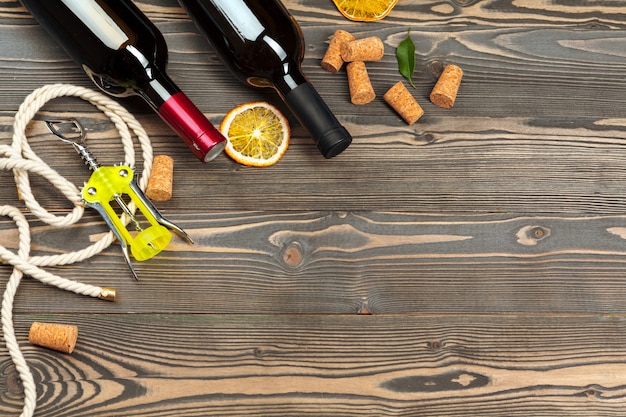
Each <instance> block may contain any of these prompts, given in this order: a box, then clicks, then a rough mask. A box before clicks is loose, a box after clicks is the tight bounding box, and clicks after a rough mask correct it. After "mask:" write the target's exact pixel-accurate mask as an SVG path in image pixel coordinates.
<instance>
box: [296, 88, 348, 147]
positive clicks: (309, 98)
mask: <svg viewBox="0 0 626 417" xmlns="http://www.w3.org/2000/svg"><path fill="white" fill-rule="evenodd" d="M285 103H286V104H287V106H288V107H289V110H291V112H292V113H293V115H294V116H296V118H297V119H298V121H299V122H300V123H301V124H302V125H303V126H304V127H305V128H306V129H307V130H308V131H309V133H310V134H311V136H313V138H314V140H315V143H316V144H317V148H318V149H319V151H320V152H321V153H322V155H324V157H325V158H332V157H333V156H336V155H338V154H340V153H341V152H343V150H345V149H346V148H347V147H348V146H349V145H350V143H351V142H352V136H351V135H350V133H349V132H348V131H347V130H346V129H345V128H344V127H343V126H342V125H341V124H340V123H339V121H338V120H337V118H336V117H335V115H334V114H333V113H332V111H331V110H330V108H329V107H328V105H327V104H326V103H325V102H324V100H323V99H322V97H321V96H320V95H319V94H318V92H317V91H316V90H315V88H314V87H313V86H312V85H311V84H310V83H304V84H301V85H299V86H298V87H296V88H294V89H293V90H291V91H290V92H289V93H288V94H287V95H286V96H285Z"/></svg>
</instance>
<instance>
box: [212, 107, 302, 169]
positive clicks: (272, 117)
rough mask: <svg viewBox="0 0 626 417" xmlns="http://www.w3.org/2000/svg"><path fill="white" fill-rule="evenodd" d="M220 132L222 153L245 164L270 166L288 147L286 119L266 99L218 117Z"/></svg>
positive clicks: (236, 108) (288, 131) (288, 135)
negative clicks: (222, 142)
mask: <svg viewBox="0 0 626 417" xmlns="http://www.w3.org/2000/svg"><path fill="white" fill-rule="evenodd" d="M220 131H221V132H222V135H224V136H225V137H226V139H227V142H226V148H225V149H224V151H225V152H226V154H227V155H228V156H230V157H231V158H233V159H234V160H235V161H237V162H239V163H240V164H243V165H247V166H252V167H266V166H270V165H274V164H275V163H276V162H278V160H279V159H280V158H282V156H283V155H284V153H285V151H287V147H288V146H289V137H290V129H289V123H288V122H287V118H286V117H285V115H283V114H282V113H281V112H280V110H278V109H277V108H276V107H275V106H273V105H271V104H269V103H266V102H254V103H246V104H242V105H240V106H237V107H235V108H234V109H232V110H231V111H229V112H228V113H227V114H226V116H225V117H224V120H222V123H221V124H220Z"/></svg>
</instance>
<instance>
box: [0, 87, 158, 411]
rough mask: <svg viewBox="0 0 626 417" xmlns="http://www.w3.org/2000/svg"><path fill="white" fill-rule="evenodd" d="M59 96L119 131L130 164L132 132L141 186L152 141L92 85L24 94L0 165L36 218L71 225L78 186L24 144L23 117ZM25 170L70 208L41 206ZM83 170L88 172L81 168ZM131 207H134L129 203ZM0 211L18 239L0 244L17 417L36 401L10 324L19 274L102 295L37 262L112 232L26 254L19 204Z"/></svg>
mask: <svg viewBox="0 0 626 417" xmlns="http://www.w3.org/2000/svg"><path fill="white" fill-rule="evenodd" d="M64 96H73V97H78V98H81V99H83V100H85V101H88V102H89V103H91V104H93V105H94V106H96V107H97V108H98V109H99V110H100V111H102V112H103V113H105V114H106V115H107V116H108V117H109V119H110V120H111V121H112V122H113V124H114V125H115V127H116V128H117V130H118V131H119V134H120V138H121V140H122V145H123V149H124V155H125V161H124V162H125V164H128V165H131V166H134V165H135V151H134V144H133V138H132V135H131V132H132V133H134V134H135V136H136V137H137V139H138V140H139V144H140V146H141V150H142V159H143V173H142V175H141V177H140V178H139V180H138V184H139V187H140V188H141V189H142V190H144V189H145V187H146V185H147V182H148V178H149V176H150V170H151V168H152V146H151V144H150V139H149V138H148V135H147V133H146V132H145V130H144V129H143V127H142V126H141V125H140V124H139V122H138V121H137V120H136V119H135V118H134V117H133V115H131V114H130V113H128V111H127V110H126V109H125V108H124V107H122V106H120V105H119V104H118V103H117V102H115V101H113V100H112V99H110V98H108V97H107V96H105V95H103V94H101V93H99V92H97V91H94V90H90V89H87V88H83V87H77V86H73V85H67V84H52V85H47V86H44V87H42V88H39V89H37V90H35V91H33V92H32V93H31V94H30V95H29V96H28V97H26V99H25V100H24V102H23V103H22V105H21V106H20V108H19V109H18V111H17V113H16V114H15V121H14V124H13V142H12V144H11V146H8V145H0V170H12V171H13V176H14V177H15V183H16V186H17V189H18V191H19V193H20V197H21V199H22V200H23V201H24V205H25V206H26V207H27V208H28V209H29V210H30V212H31V213H32V214H33V215H35V216H36V217H37V218H38V219H39V220H41V221H42V222H45V223H47V224H50V225H53V226H57V227H67V226H70V225H73V224H75V223H76V222H77V221H78V220H80V218H81V217H82V215H83V213H84V206H83V205H82V204H81V201H80V191H79V189H78V188H77V187H76V186H75V185H74V184H72V183H71V182H69V181H68V180H67V179H65V178H64V177H63V176H62V175H60V174H59V173H58V172H56V171H55V170H54V169H52V168H50V167H49V166H48V165H47V164H46V163H45V162H44V161H43V160H41V159H40V158H39V157H38V156H37V155H36V154H35V152H33V150H32V149H31V147H30V146H29V144H28V139H27V138H26V133H25V132H26V126H27V125H28V123H29V122H30V121H31V120H32V119H33V118H34V117H35V115H36V114H37V112H38V111H39V110H40V109H41V108H42V107H43V106H44V105H45V104H46V103H47V102H48V101H50V100H53V99H55V98H57V97H64ZM70 149H71V148H70ZM29 174H37V175H40V176H42V177H43V178H45V179H46V180H48V181H49V182H50V184H52V185H53V186H54V187H55V188H56V189H58V190H59V191H60V192H61V193H62V194H63V195H64V196H65V197H66V198H67V199H68V200H69V201H70V202H71V203H72V204H73V209H72V211H71V212H70V213H68V214H67V215H65V216H63V217H60V216H56V215H53V214H52V213H50V212H49V211H47V210H46V209H45V208H43V207H42V206H41V205H40V204H39V203H38V202H37V200H36V199H35V196H34V195H33V193H32V189H31V187H30V181H29ZM86 175H88V174H87V173H86ZM130 208H131V210H134V208H133V207H130ZM0 216H8V217H11V218H12V219H13V221H14V222H15V224H16V226H17V230H18V240H19V242H18V249H17V253H13V252H11V251H10V250H8V249H6V248H4V247H2V246H0V260H2V262H3V263H6V264H10V265H11V266H13V272H12V273H11V276H10V277H9V281H8V283H7V287H6V289H5V292H4V295H3V297H2V308H1V313H0V314H1V322H2V332H3V334H4V340H5V343H6V346H7V350H8V351H9V355H10V356H11V360H12V361H13V363H14V364H15V367H16V369H17V372H18V373H19V376H20V378H21V380H22V384H23V386H24V408H23V410H22V414H20V417H31V416H32V415H33V413H34V412H35V408H36V405H37V404H36V403H37V390H36V387H35V382H34V379H33V375H32V373H31V371H30V369H29V367H28V364H27V363H26V360H25V359H24V356H23V354H22V352H21V351H20V348H19V344H18V343H17V338H16V337H15V331H14V327H13V301H14V298H15V293H16V292H17V288H18V286H19V284H20V281H21V279H22V276H23V275H24V274H26V275H29V276H31V277H33V278H35V279H37V280H39V281H41V282H43V283H44V284H48V285H53V286H55V287H59V288H62V289H64V290H67V291H72V292H75V293H77V294H82V295H88V296H90V297H101V296H102V295H103V294H104V293H105V292H106V290H105V289H104V288H101V287H97V286H93V285H88V284H83V283H80V282H77V281H73V280H69V279H66V278H63V277H60V276H58V275H55V274H52V273H49V272H47V271H45V270H44V269H42V268H41V267H44V266H52V265H67V264H71V263H74V262H79V261H82V260H84V259H87V258H89V257H91V256H94V255H96V254H98V253H100V252H101V251H102V250H104V249H106V248H107V247H109V246H110V245H111V243H112V242H113V240H114V235H113V233H112V232H109V233H107V234H106V235H104V236H103V237H102V238H101V239H100V240H98V241H97V242H95V243H93V244H92V245H90V246H88V247H86V248H84V249H81V250H78V251H75V252H70V253H63V254H60V255H48V256H30V255H29V252H30V230H29V226H28V221H27V220H26V217H25V216H24V215H23V214H22V212H21V211H20V210H19V209H17V208H16V207H13V206H8V205H7V206H0Z"/></svg>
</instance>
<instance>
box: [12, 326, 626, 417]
mask: <svg viewBox="0 0 626 417" xmlns="http://www.w3.org/2000/svg"><path fill="white" fill-rule="evenodd" d="M32 320H48V321H55V322H67V323H73V324H77V325H78V326H79V342H78V345H77V348H76V350H75V351H74V353H72V354H71V355H64V354H59V353H56V352H52V351H48V350H45V349H43V348H39V347H34V346H32V345H29V344H28V343H27V342H23V343H22V345H23V350H24V352H25V356H26V359H27V360H28V362H29V363H30V366H31V367H32V368H33V370H34V374H35V377H36V382H37V387H38V392H39V398H40V407H39V409H38V413H37V416H41V417H45V416H55V417H56V416H59V415H72V416H77V417H78V416H87V415H90V416H91V415H98V416H118V415H125V416H139V415H141V416H146V417H148V416H164V415H176V416H182V415H184V416H206V415H253V416H257V415H258V416H261V415H263V416H279V415H280V416H284V415H294V416H295V415H298V416H302V415H346V416H361V415H372V414H374V415H380V416H392V415H393V416H410V415H420V416H457V415H468V414H469V415H481V416H499V415H503V413H505V414H506V415H511V416H527V415H534V416H548V415H568V416H591V415H594V416H618V415H622V414H623V409H624V407H625V406H626V403H625V400H624V387H625V386H626V379H625V378H626V377H625V375H626V369H624V361H623V358H624V355H626V351H625V350H624V346H626V340H625V336H624V335H626V331H625V330H626V329H625V322H624V316H604V317H601V316H557V317H550V318H547V317H536V316H523V317H522V316H500V317H493V316H482V315H479V316H454V317H452V316H436V315H423V316H407V315H404V316H394V315H390V316H341V317H337V316H327V315H317V316H310V315H287V316H274V315H273V316H267V315H227V316H222V315H192V316H189V315H175V316H170V315H130V316H129V315H123V316H120V315H87V314H79V315H72V316H63V315H20V317H19V319H18V320H17V324H16V325H17V328H18V338H20V340H21V341H23V340H24V338H25V337H26V332H27V328H28V326H29V323H30V321H32ZM166 335H167V337H165V336H166ZM608 335H610V338H607V336H608ZM155 336H156V337H155ZM2 353H5V352H2V351H1V350H0V354H2ZM5 356H6V355H4V354H2V357H5ZM0 369H2V374H3V375H4V376H3V378H2V379H1V381H2V382H1V383H2V384H6V385H4V387H5V390H8V395H4V396H3V397H1V398H0V410H1V412H3V413H4V414H5V415H14V414H15V415H17V410H18V408H17V406H18V405H19V394H18V393H19V387H18V386H17V385H16V384H17V382H16V377H15V370H14V369H13V368H12V366H10V365H8V364H6V363H4V364H2V365H1V368H0Z"/></svg>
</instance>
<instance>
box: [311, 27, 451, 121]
mask: <svg viewBox="0 0 626 417" xmlns="http://www.w3.org/2000/svg"><path fill="white" fill-rule="evenodd" d="M384 54H385V48H384V44H383V42H382V40H381V39H380V38H378V37H377V36H370V37H368V38H363V39H356V38H355V37H354V36H353V35H352V34H351V33H349V32H347V31H345V30H342V29H339V30H337V31H335V33H334V35H333V36H332V38H331V40H330V43H329V45H328V49H327V50H326V53H325V54H324V57H323V58H322V62H321V65H322V68H324V69H325V70H326V71H328V72H332V73H337V72H339V70H340V69H341V67H342V66H343V64H344V63H347V65H346V73H347V75H348V87H349V89H350V101H351V102H352V104H355V105H364V104H367V103H370V102H371V101H373V100H374V99H375V98H376V93H375V92H374V88H373V87H372V83H371V82H370V78H369V75H368V73H367V68H366V65H365V63H366V62H371V61H380V60H381V59H382V58H383V56H384ZM462 78H463V70H462V69H461V68H459V67H457V66H456V65H447V66H446V67H445V68H444V70H443V72H442V73H441V76H440V77H439V79H438V80H437V83H436V84H435V86H434V88H433V90H432V92H431V93H430V101H431V102H432V103H433V104H435V105H436V106H439V107H443V108H450V107H452V106H454V102H455V100H456V96H457V93H458V90H459V86H460V85H461V79H462ZM383 99H384V100H385V101H386V102H387V104H389V105H390V106H391V107H392V108H393V109H394V110H395V111H396V112H397V113H398V114H399V115H400V116H401V117H402V118H403V119H404V120H405V121H406V122H407V123H408V124H409V125H411V124H413V123H415V122H417V120H419V118H420V117H422V115H423V114H424V109H422V106H420V105H419V103H418V102H417V101H416V100H415V98H414V97H413V95H412V94H411V93H410V92H409V90H408V89H407V88H406V87H405V85H404V83H403V82H402V81H398V82H397V83H396V84H395V85H394V86H393V87H391V88H390V89H389V90H387V92H386V93H385V94H384V95H383Z"/></svg>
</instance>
